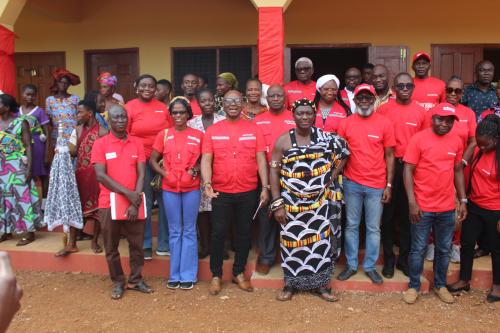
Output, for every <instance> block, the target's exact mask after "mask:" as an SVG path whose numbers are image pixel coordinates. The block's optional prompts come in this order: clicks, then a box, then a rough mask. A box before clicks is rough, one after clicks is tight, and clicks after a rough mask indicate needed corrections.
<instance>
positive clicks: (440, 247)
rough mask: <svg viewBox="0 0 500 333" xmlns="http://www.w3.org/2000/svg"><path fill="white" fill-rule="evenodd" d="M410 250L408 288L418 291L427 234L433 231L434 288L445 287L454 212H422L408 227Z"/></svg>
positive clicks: (453, 226) (453, 225)
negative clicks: (417, 220)
mask: <svg viewBox="0 0 500 333" xmlns="http://www.w3.org/2000/svg"><path fill="white" fill-rule="evenodd" d="M410 228H411V229H410V230H411V231H410V234H411V249H410V256H409V257H408V264H409V274H410V284H409V287H410V288H414V289H417V290H420V275H421V274H422V271H423V269H424V256H425V250H426V249H427V243H428V240H429V234H430V232H431V229H433V230H434V246H435V247H434V287H435V288H438V289H439V288H442V287H445V286H446V273H447V272H448V264H449V261H450V257H449V252H450V247H451V239H452V238H453V230H455V211H454V210H450V211H447V212H441V213H431V212H423V213H422V216H421V217H420V221H419V222H418V223H417V224H412V225H411V226H410Z"/></svg>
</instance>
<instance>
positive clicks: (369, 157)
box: [338, 113, 396, 189]
mask: <svg viewBox="0 0 500 333" xmlns="http://www.w3.org/2000/svg"><path fill="white" fill-rule="evenodd" d="M338 135H339V136H341V137H343V138H344V139H345V140H346V141H347V144H348V145H349V150H350V151H351V156H350V157H349V160H348V161H347V164H346V167H345V172H344V174H345V176H346V177H347V178H349V180H352V181H354V182H356V183H359V184H362V185H365V186H368V187H373V188H379V189H383V188H385V186H386V184H387V169H386V163H385V154H384V148H386V147H394V146H395V145H396V140H395V138H394V128H393V126H392V124H391V122H390V121H389V120H388V119H387V118H386V117H384V116H382V115H379V114H377V113H374V114H372V115H371V116H369V117H368V118H363V117H361V116H360V115H358V114H353V115H352V116H350V117H348V118H346V119H345V120H344V121H342V122H341V123H340V126H339V130H338Z"/></svg>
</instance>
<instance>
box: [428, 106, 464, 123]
mask: <svg viewBox="0 0 500 333" xmlns="http://www.w3.org/2000/svg"><path fill="white" fill-rule="evenodd" d="M429 112H432V113H431V115H437V116H441V117H449V116H452V117H454V118H455V120H456V121H458V120H459V119H458V116H457V110H456V109H455V107H454V106H453V105H451V104H450V103H440V104H438V105H436V106H435V107H433V108H432V109H431V110H429Z"/></svg>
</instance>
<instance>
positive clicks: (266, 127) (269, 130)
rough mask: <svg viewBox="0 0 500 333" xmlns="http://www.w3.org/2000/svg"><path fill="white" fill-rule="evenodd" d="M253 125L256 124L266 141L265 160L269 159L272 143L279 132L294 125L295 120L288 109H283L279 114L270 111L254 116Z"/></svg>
mask: <svg viewBox="0 0 500 333" xmlns="http://www.w3.org/2000/svg"><path fill="white" fill-rule="evenodd" d="M254 122H255V125H257V126H258V127H259V128H260V130H261V131H262V134H263V135H264V140H265V141H266V157H267V161H268V162H269V161H271V156H272V154H273V148H274V144H275V143H276V140H278V138H279V137H280V135H281V134H283V133H285V132H287V131H288V130H290V129H292V128H294V127H295V120H293V115H292V113H291V112H290V111H288V110H285V111H283V112H281V113H280V114H274V113H272V112H271V111H268V112H264V113H261V114H259V115H257V117H255V120H254Z"/></svg>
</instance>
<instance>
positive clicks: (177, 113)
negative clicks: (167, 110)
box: [172, 111, 187, 116]
mask: <svg viewBox="0 0 500 333" xmlns="http://www.w3.org/2000/svg"><path fill="white" fill-rule="evenodd" d="M186 113H187V111H172V116H181V115H183V114H186Z"/></svg>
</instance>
